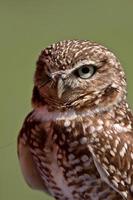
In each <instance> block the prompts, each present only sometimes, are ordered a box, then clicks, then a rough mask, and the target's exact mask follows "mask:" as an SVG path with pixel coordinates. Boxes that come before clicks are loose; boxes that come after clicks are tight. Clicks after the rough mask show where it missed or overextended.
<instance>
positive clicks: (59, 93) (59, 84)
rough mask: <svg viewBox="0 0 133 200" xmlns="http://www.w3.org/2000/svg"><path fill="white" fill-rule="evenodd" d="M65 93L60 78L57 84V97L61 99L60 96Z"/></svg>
mask: <svg viewBox="0 0 133 200" xmlns="http://www.w3.org/2000/svg"><path fill="white" fill-rule="evenodd" d="M64 91H65V84H64V81H63V79H62V78H59V80H58V84H57V96H58V98H59V99H61V97H62V94H63V93H64Z"/></svg>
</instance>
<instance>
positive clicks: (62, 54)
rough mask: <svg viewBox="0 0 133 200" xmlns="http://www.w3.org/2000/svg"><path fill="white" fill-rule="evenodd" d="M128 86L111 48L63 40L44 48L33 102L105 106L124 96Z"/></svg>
mask: <svg viewBox="0 0 133 200" xmlns="http://www.w3.org/2000/svg"><path fill="white" fill-rule="evenodd" d="M125 87H126V82H125V78H124V72H123V70H122V68H121V65H120V63H119V62H118V60H117V59H116V57H115V56H114V54H113V53H112V52H110V51H109V50H108V49H106V48H105V47H103V46H101V45H98V44H96V43H93V42H90V41H78V40H72V41H70V40H69V41H63V42H59V43H56V44H54V45H51V46H50V47H48V48H46V49H44V51H42V53H41V55H40V57H39V59H38V61H37V69H36V72H35V87H34V92H33V104H34V103H36V102H37V104H38V105H40V104H47V105H49V106H50V107H51V108H56V109H60V110H64V109H66V108H67V109H69V108H74V109H77V110H79V109H83V108H84V109H86V108H87V109H88V108H89V109H94V108H95V109H96V108H97V107H99V108H104V109H105V108H106V107H109V106H110V105H112V104H116V103H118V102H119V101H120V100H121V99H122V98H123V97H124V95H125ZM35 95H36V97H35Z"/></svg>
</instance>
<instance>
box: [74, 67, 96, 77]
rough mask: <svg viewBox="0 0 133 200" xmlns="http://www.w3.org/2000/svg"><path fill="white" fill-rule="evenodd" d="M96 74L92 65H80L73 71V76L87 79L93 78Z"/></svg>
mask: <svg viewBox="0 0 133 200" xmlns="http://www.w3.org/2000/svg"><path fill="white" fill-rule="evenodd" d="M95 72H96V67H95V66H94V65H82V66H81V67H80V68H78V69H77V70H76V71H75V74H76V75H77V76H79V77H80V78H83V79H87V78H90V77H91V76H93V74H94V73H95Z"/></svg>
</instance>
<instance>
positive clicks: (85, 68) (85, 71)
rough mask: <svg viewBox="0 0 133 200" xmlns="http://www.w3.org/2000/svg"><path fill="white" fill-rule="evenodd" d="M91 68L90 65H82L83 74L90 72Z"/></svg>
mask: <svg viewBox="0 0 133 200" xmlns="http://www.w3.org/2000/svg"><path fill="white" fill-rule="evenodd" d="M89 71H90V69H89V68H88V67H82V72H83V74H87V73H89Z"/></svg>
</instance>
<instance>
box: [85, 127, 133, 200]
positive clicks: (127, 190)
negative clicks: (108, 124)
mask: <svg viewBox="0 0 133 200" xmlns="http://www.w3.org/2000/svg"><path fill="white" fill-rule="evenodd" d="M132 134H133V133H132V132H123V133H122V132H121V133H117V134H116V132H113V131H112V132H111V135H110V136H109V135H108V137H107V133H106V132H103V133H102V134H99V135H97V137H98V138H97V141H98V143H95V144H94V143H93V144H89V146H88V148H89V150H90V152H91V154H92V157H93V161H94V164H95V166H96V168H97V170H98V172H99V175H100V177H101V179H102V180H103V181H104V182H106V183H107V184H108V185H109V186H110V187H112V188H113V189H114V190H115V191H116V192H118V193H119V194H120V195H121V196H122V197H123V199H128V200H132V199H133V136H132Z"/></svg>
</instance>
